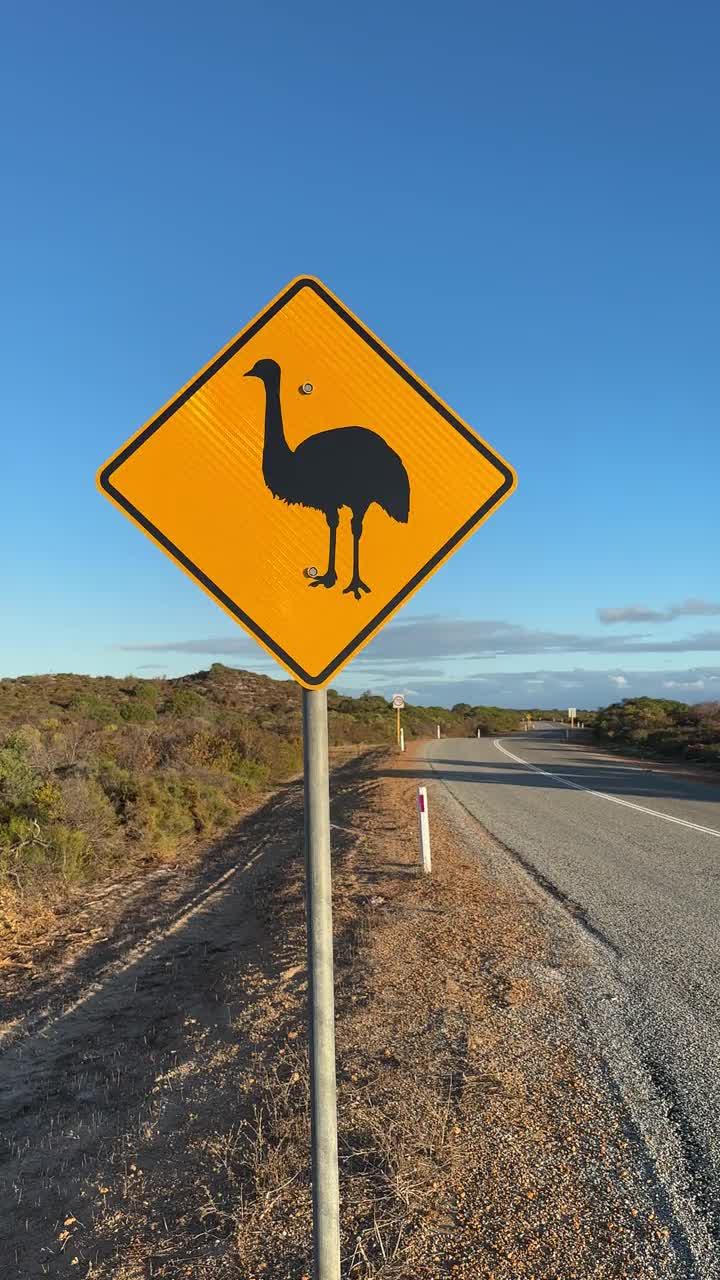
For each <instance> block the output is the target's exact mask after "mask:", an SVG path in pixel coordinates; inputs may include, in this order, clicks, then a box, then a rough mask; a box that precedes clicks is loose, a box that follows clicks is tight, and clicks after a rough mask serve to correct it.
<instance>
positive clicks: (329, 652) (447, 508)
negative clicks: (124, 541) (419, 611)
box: [98, 277, 516, 688]
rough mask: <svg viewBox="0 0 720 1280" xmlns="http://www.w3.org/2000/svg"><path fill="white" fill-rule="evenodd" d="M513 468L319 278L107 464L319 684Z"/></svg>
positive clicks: (303, 283)
mask: <svg viewBox="0 0 720 1280" xmlns="http://www.w3.org/2000/svg"><path fill="white" fill-rule="evenodd" d="M515 483H516V477H515V473H514V472H513V470H512V468H511V467H510V466H508V464H507V463H506V462H504V461H503V459H502V458H501V457H499V455H498V454H496V453H495V452H494V451H493V450H492V449H491V448H490V446H489V445H487V444H486V443H485V441H484V440H482V439H481V438H480V437H479V436H477V435H476V434H475V433H474V431H472V430H471V429H470V427H468V426H467V425H466V424H465V423H464V422H463V421H462V420H461V419H460V418H458V417H457V415H456V414H454V413H453V412H452V411H451V410H450V409H449V408H448V407H447V405H445V404H444V403H443V401H442V400H440V399H439V398H438V396H436V395H435V394H434V393H433V392H432V391H430V389H429V388H428V387H426V386H425V384H424V383H423V382H421V381H420V379H419V378H417V377H416V376H415V374H413V373H411V372H410V370H409V369H408V368H407V367H406V366H405V365H404V364H402V362H401V361H400V360H399V359H398V358H397V356H395V355H393V353H392V352H391V351H390V350H389V349H388V348H387V347H386V346H384V345H383V343H382V342H380V340H379V339H378V338H376V337H375V335H374V334H372V333H371V332H370V330H369V329H367V328H366V327H365V325H363V324H361V322H360V321H359V320H358V319H357V318H356V317H355V316H354V315H353V314H352V313H351V312H350V311H348V310H347V308H346V307H344V306H343V305H342V303H341V302H339V301H338V299H337V298H336V297H334V296H333V294H332V293H330V291H329V290H328V289H326V288H325V286H324V285H323V284H321V283H320V282H319V281H318V280H313V279H311V278H309V277H307V278H301V279H298V280H295V281H294V282H293V283H292V284H290V285H289V286H288V287H287V288H286V289H284V290H283V292H282V293H281V294H279V296H278V297H277V298H275V300H274V301H273V302H271V303H270V305H269V306H268V307H267V308H266V309H265V310H264V311H263V312H262V313H261V314H260V315H259V316H257V318H256V319H255V320H253V321H252V323H251V324H249V325H248V326H247V327H246V328H245V329H243V331H242V332H241V333H240V334H239V335H238V336H237V337H236V338H233V340H232V342H230V343H229V344H228V345H227V346H226V347H224V348H223V350H222V351H220V352H219V353H218V355H216V356H215V357H214V358H213V359H212V360H211V361H210V363H209V364H207V365H206V366H205V368H204V369H202V371H201V372H200V373H199V374H198V375H197V376H196V377H195V378H193V379H192V380H191V381H190V382H189V383H187V385H186V386H185V387H183V389H182V390H181V391H180V392H179V393H178V394H177V395H175V396H173V398H172V399H171V400H170V401H169V402H168V403H167V404H166V405H165V407H164V408H163V409H162V410H161V411H160V412H159V413H158V414H156V415H155V416H154V417H153V418H151V420H150V421H149V422H148V423H147V424H146V426H144V427H143V428H142V429H141V430H140V431H138V432H137V434H136V435H134V436H133V437H132V438H131V439H130V440H129V441H128V442H127V444H125V445H123V447H122V448H121V449H120V450H119V451H118V452H117V453H116V454H114V455H113V457H112V458H111V459H110V460H109V461H108V462H107V463H106V464H105V465H104V466H103V467H102V469H101V471H100V473H99V476H98V484H99V487H100V489H101V490H102V492H103V493H105V494H106V495H107V497H109V498H110V499H111V501H112V502H114V503H115V505H116V506H117V507H119V508H120V510H121V511H123V512H124V513H125V514H126V515H127V516H129V517H130V519H131V520H133V521H134V522H135V524H136V525H138V527H139V528H140V529H142V530H143V532H144V533H146V534H147V535H148V536H149V537H150V538H152V540H153V541H154V542H155V543H156V544H157V545H158V546H159V547H160V548H161V550H163V551H165V552H166V554H167V555H169V556H170V557H171V558H172V559H173V560H174V561H175V562H176V563H177V564H178V565H179V566H180V568H182V569H183V570H184V571H185V572H186V573H187V574H189V575H190V577H192V578H193V579H194V580H195V581H196V582H197V583H198V584H199V585H200V586H201V587H202V588H203V590H205V591H206V592H207V593H208V594H209V595H210V596H212V597H213V598H214V599H215V600H216V601H217V602H218V604H220V605H221V606H222V608H223V609H225V611H226V612H227V613H229V614H230V616H231V617H233V618H234V619H235V620H236V621H237V622H239V623H240V624H241V626H243V627H245V629H246V630H247V631H249V632H250V634H251V635H253V636H254V637H255V639H256V640H258V641H259V642H260V644H262V645H263V646H264V647H265V648H266V649H267V650H268V651H269V652H270V653H271V654H273V656H274V657H275V658H277V659H278V661H279V662H281V663H282V664H283V666H285V667H286V668H287V670H288V671H289V672H290V673H291V675H293V676H294V677H295V679H296V680H298V681H299V682H300V683H301V684H303V685H305V686H306V687H307V688H321V687H322V686H324V685H326V684H328V683H329V682H330V680H331V679H332V678H333V676H335V675H336V674H337V672H338V671H339V670H340V669H341V667H343V666H344V665H345V664H346V663H347V662H348V661H349V660H350V659H351V658H352V657H353V656H354V655H355V654H356V653H357V652H358V650H359V649H361V648H362V647H363V646H364V645H365V644H367V642H368V640H370V638H371V637H372V636H373V635H374V634H375V632H377V631H378V630H379V629H380V627H382V626H383V625H384V624H385V623H386V622H387V621H388V619H389V618H391V617H392V615H393V614H394V613H395V612H396V610H397V609H399V608H400V606H401V605H402V604H403V603H404V602H405V601H406V600H407V599H408V598H409V596H411V595H412V594H413V592H415V591H417V589H418V588H419V587H420V586H422V584H423V582H425V581H426V580H427V578H428V577H429V576H430V575H431V574H432V573H434V572H435V570H436V569H438V568H439V567H440V565H441V564H442V563H443V561H445V560H446V559H447V558H448V557H449V556H450V555H451V554H452V553H453V551H455V550H457V548H458V547H459V546H460V544H461V543H462V542H463V541H464V540H465V539H466V538H467V537H469V535H470V534H471V533H473V532H474V530H475V529H477V528H478V526H479V525H480V524H481V523H482V522H483V520H485V519H487V517H488V516H489V515H490V513H491V512H492V511H494V510H495V508H496V507H497V506H498V505H499V504H500V503H501V502H502V501H503V500H504V499H505V498H506V497H507V496H508V494H509V493H511V491H512V490H513V488H514V487H515ZM325 553H327V560H326V561H325V560H323V559H322V557H323V556H324V555H325Z"/></svg>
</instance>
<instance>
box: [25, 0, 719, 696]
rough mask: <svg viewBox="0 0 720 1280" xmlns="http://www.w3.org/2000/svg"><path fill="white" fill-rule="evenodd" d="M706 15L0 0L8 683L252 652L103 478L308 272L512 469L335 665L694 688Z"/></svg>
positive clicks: (342, 681)
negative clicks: (359, 646)
mask: <svg viewBox="0 0 720 1280" xmlns="http://www.w3.org/2000/svg"><path fill="white" fill-rule="evenodd" d="M719 39H720V13H719V11H718V9H717V6H715V5H712V4H710V3H696V4H694V5H692V6H689V7H685V8H683V7H681V6H678V5H677V4H670V3H663V2H660V3H657V2H656V0H652V2H651V0H637V2H634V3H632V4H626V3H622V4H621V3H619V2H618V3H609V4H606V5H603V6H600V5H597V6H590V5H585V4H579V3H577V0H572V2H571V0H566V2H563V3H558V2H556V0H546V2H545V3H543V4H542V5H538V4H536V3H534V2H532V3H531V2H530V0H524V2H518V3H511V4H500V3H493V4H487V3H479V4H478V3H472V4H471V3H457V2H453V0H449V2H448V3H445V4H444V5H442V6H440V7H438V6H437V5H436V4H429V3H424V2H421V3H419V4H418V3H414V4H412V5H410V4H407V3H395V4H391V5H388V4H387V3H383V4H382V5H381V4H379V3H375V2H374V0H371V2H370V3H366V4H365V5H363V6H362V7H361V9H358V8H357V6H355V7H352V6H351V7H347V6H339V5H337V4H330V3H312V2H310V3H307V4H304V5H295V4H289V3H283V4H279V3H272V2H270V3H267V4H265V5H262V6H260V5H252V6H251V5H248V4H237V3H229V2H228V3H212V2H211V3H208V4H206V5H203V6H198V5H196V4H189V3H184V2H182V0H180V2H177V0H176V2H175V3H172V4H171V3H167V2H166V0H155V2H154V3H153V4H151V5H141V4H139V3H136V2H135V0H131V2H130V3H125V4H122V5H120V4H117V3H109V4H107V5H102V6H98V5H91V4H89V3H85V0H77V2H76V3H74V4H72V5H69V6H57V5H54V4H53V5H51V4H49V3H30V4H27V5H23V6H19V5H16V6H8V7H6V9H5V12H4V16H3V41H2V47H1V49H0V101H1V106H2V114H3V119H4V121H5V123H6V128H5V130H4V132H3V138H2V142H1V143H0V146H1V147H2V172H3V177H4V184H3V185H4V190H5V195H4V198H3V200H2V202H1V203H0V265H1V269H2V282H3V290H2V295H3V302H4V305H3V306H2V308H1V309H0V329H1V333H0V338H1V342H2V345H1V348H0V349H1V350H2V353H3V365H4V376H3V378H2V384H1V390H0V395H1V396H2V423H3V435H2V438H3V449H2V475H3V486H2V490H3V501H2V504H0V537H1V538H2V545H3V546H4V547H5V549H6V559H5V565H4V587H5V590H4V601H5V607H4V611H3V612H4V617H3V622H4V625H3V626H2V628H1V629H0V674H2V675H17V674H21V673H26V672H40V671H49V670H55V671H57V670H80V671H87V672H91V673H114V674H118V675H124V674H126V673H128V672H129V671H135V672H137V673H138V674H141V675H142V674H146V675H151V674H156V673H161V672H165V673H167V674H179V673H180V672H183V671H187V670H192V669H196V668H197V667H198V666H206V665H208V664H209V662H211V661H213V660H217V659H223V660H226V661H228V662H234V663H237V664H239V665H242V666H246V667H250V668H252V669H257V670H263V671H267V672H268V673H277V674H280V672H279V669H278V668H275V667H274V665H273V664H272V663H271V662H270V661H269V660H268V659H266V657H265V655H264V654H263V653H262V652H261V651H260V650H259V649H258V648H257V646H255V644H254V643H253V642H250V641H246V640H245V638H244V636H243V634H242V633H241V632H239V631H238V629H237V628H236V627H235V626H234V625H233V623H232V622H231V621H230V620H229V619H228V618H227V617H226V616H225V615H224V614H223V613H222V612H220V611H219V610H218V609H217V608H216V607H215V606H214V605H213V604H212V603H211V602H210V601H209V600H207V599H206V598H205V597H204V596H203V594H202V593H201V592H199V591H198V590H197V589H196V588H195V587H194V586H193V585H192V584H191V583H190V582H189V581H187V580H186V579H185V577H184V575H182V574H180V573H178V572H177V570H176V569H175V568H174V566H173V565H171V564H170V562H169V561H167V560H166V559H165V557H164V556H162V555H161V554H160V552H158V551H157V550H156V549H155V548H154V547H153V546H152V545H151V544H150V543H149V542H147V541H146V540H145V539H144V538H143V537H142V536H141V535H140V534H139V533H138V532H137V531H136V530H135V529H134V528H133V527H132V526H131V525H130V524H129V523H128V522H127V521H124V520H122V519H121V518H120V517H119V516H118V515H117V513H116V512H115V511H114V510H113V509H112V508H111V507H110V505H109V504H108V503H107V502H104V501H103V500H102V499H101V498H100V496H99V495H98V494H97V493H96V491H95V488H94V480H93V477H94V472H95V469H96V467H97V465H98V464H99V463H100V462H101V461H103V460H104V459H105V458H106V457H107V456H108V455H109V454H110V453H111V452H112V451H113V450H114V449H115V448H116V447H117V446H118V445H119V444H120V443H121V442H122V441H123V440H124V439H125V438H126V437H127V436H128V435H129V434H130V433H131V432H132V431H133V430H135V429H136V428H137V427H138V426H139V425H140V424H141V423H142V422H143V421H145V420H146V419H147V418H148V417H149V416H150V415H151V413H152V412H153V411H154V410H155V409H157V408H158V407H159V406H160V405H161V404H163V403H164V402H165V401H166V400H167V398H168V397H169V396H170V395H171V394H172V392H173V391H175V390H176V389H177V388H178V387H179V386H180V385H181V384H182V383H183V382H185V381H186V380H187V378H188V377H189V376H190V375H191V374H192V373H194V372H195V371H196V370H197V369H198V368H199V367H200V366H201V365H202V364H203V363H204V362H205V361H206V360H207V359H208V358H209V357H210V356H211V355H212V354H213V353H214V352H215V350H217V348H218V347H220V346H221V345H222V344H223V343H224V342H226V341H227V340H228V339H229V338H230V337H231V336H232V335H233V334H234V333H235V332H237V330H238V329H239V328H241V327H242V325H243V324H244V323H245V322H246V321H247V320H248V319H249V318H250V317H252V316H253V315H254V314H255V313H256V312H257V311H258V310H259V309H260V308H261V306H262V305H263V304H264V303H265V302H266V301H267V300H268V299H269V298H270V297H271V296H273V295H274V294H275V293H276V292H277V291H278V290H279V289H280V288H281V287H282V286H283V285H284V284H285V283H286V282H287V281H288V280H289V279H291V278H292V277H293V276H295V275H297V274H300V273H305V272H308V273H312V274H315V275H318V276H320V277H321V278H322V279H324V280H325V281H326V282H327V283H328V284H329V286H330V287H331V288H332V289H333V290H334V291H335V292H336V293H337V294H339V296H340V297H341V298H342V299H343V300H344V301H345V302H346V303H347V304H348V305H349V306H350V307H351V308H352V309H353V310H354V311H356V312H357V313H358V314H359V315H360V316H361V317H362V318H363V319H365V320H366V321H367V323H368V324H369V325H370V326H371V327H372V328H373V329H374V330H375V331H376V332H377V333H379V334H380V336H381V337H382V338H383V339H384V340H385V341H386V342H387V343H388V344H389V345H390V346H391V347H393V348H394V349H395V350H396V351H398V353H399V354H400V355H401V356H402V357H403V359H405V360H406V361H407V363H408V364H409V365H410V366H411V367H412V368H414V369H416V370H417V371H418V373H419V374H420V375H421V376H422V377H423V378H424V379H425V380H426V381H427V382H429V383H430V385H431V386H433V387H434V388H435V389H436V390H437V391H438V392H439V393H440V394H441V395H442V396H443V397H444V398H445V399H446V400H448V401H449V402H450V403H451V404H452V405H453V407H455V408H456V409H457V411H458V412H459V413H460V414H461V415H462V416H463V417H464V418H465V419H466V420H467V421H469V422H470V423H472V424H473V425H474V426H475V427H476V428H477V429H478V430H479V431H480V432H481V434H483V435H484V436H486V438H487V439H488V440H489V441H490V442H491V443H492V444H494V445H495V446H496V447H497V448H498V449H499V450H500V452H501V453H502V454H503V455H504V456H505V457H507V458H508V459H509V460H510V461H511V462H512V463H513V464H514V466H515V468H516V469H517V471H518V474H519V477H520V485H519V488H518V491H517V493H516V494H515V495H513V496H512V497H511V498H510V500H509V501H508V502H507V503H506V504H505V505H504V506H503V507H502V508H501V510H500V511H499V512H498V513H497V514H496V515H495V516H494V517H492V518H491V520H490V521H489V522H488V523H487V524H486V525H485V526H484V527H483V528H482V529H481V531H480V532H479V534H478V535H477V536H476V538H474V539H473V540H471V542H470V543H469V544H467V545H466V546H465V548H463V550H462V551H461V552H459V553H458V555H457V556H456V557H455V558H454V559H453V560H452V561H451V562H450V564H449V565H447V566H446V567H445V568H444V569H443V570H442V571H441V572H440V573H439V574H438V575H437V576H436V577H435V578H434V579H433V580H432V581H431V582H430V583H429V584H428V585H427V586H426V587H425V588H423V590H422V591H421V592H420V593H419V594H418V595H417V596H416V597H415V598H414V600H413V601H412V602H411V604H410V605H408V606H407V608H406V610H405V611H404V612H403V614H401V615H400V618H399V619H398V622H397V623H396V624H393V625H392V626H391V627H390V628H388V629H387V631H386V632H385V633H384V634H383V635H381V636H380V637H379V638H378V640H377V641H375V642H374V643H373V645H372V646H371V647H370V648H368V650H366V652H365V654H364V655H363V657H362V658H360V659H358V660H356V662H355V663H354V664H353V665H352V666H351V667H350V668H348V669H347V671H346V672H345V673H344V675H343V676H342V677H341V678H339V679H338V681H337V684H338V686H340V687H343V688H346V689H350V690H354V689H361V688H366V687H373V688H377V689H379V690H381V691H383V692H386V691H387V692H392V691H393V690H394V688H405V689H407V690H413V691H414V693H413V695H412V696H414V697H415V698H416V699H417V700H419V701H442V702H449V703H452V702H455V701H459V700H467V701H471V702H478V701H482V702H504V701H505V702H507V701H512V702H513V703H515V704H516V705H525V704H530V703H535V704H536V705H538V704H540V705H541V704H542V703H546V704H547V705H555V704H557V703H559V704H560V705H564V704H565V703H566V702H573V703H576V704H577V705H588V704H591V703H597V702H607V701H609V700H611V699H613V698H614V697H616V696H618V695H620V696H623V695H628V694H631V693H635V692H658V693H667V694H668V696H678V697H687V698H688V699H689V700H698V699H701V698H705V697H713V696H715V697H717V696H720V692H719V691H720V606H717V604H716V602H717V601H718V600H720V587H718V583H717V542H718V538H717V534H718V516H717V492H718V464H719V463H720V442H719V441H720V437H719V433H718V429H717V424H718V410H719V409H720V360H719V359H718V356H719V354H720V352H719V351H718V335H719V334H720V323H719V321H720V258H719V256H718V231H717V229H718V227H719V226H720V166H719V165H718V144H717V120H718V111H719V109H720V87H719V85H718V77H717V48H718V40H719ZM8 125H9V126H10V127H9V128H8ZM687 601H689V602H690V605H686V604H685V603H684V602H687ZM692 602H695V604H694V607H692ZM673 606H675V608H674V609H673ZM679 606H683V608H682V609H679ZM630 607H639V608H641V609H642V610H645V611H646V612H650V613H651V614H653V613H654V614H656V615H658V614H659V615H661V616H660V617H657V616H656V617H649V618H648V617H645V618H642V617H641V618H635V616H634V615H627V614H626V615H623V614H620V616H619V618H617V619H616V620H614V621H607V620H606V621H603V620H601V618H600V617H599V616H598V610H602V609H615V610H623V609H628V608H630ZM713 610H714V611H713ZM437 619H442V626H441V627H439V626H438V623H437Z"/></svg>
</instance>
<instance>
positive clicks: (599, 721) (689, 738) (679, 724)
mask: <svg viewBox="0 0 720 1280" xmlns="http://www.w3.org/2000/svg"><path fill="white" fill-rule="evenodd" d="M594 728H595V733H596V735H597V737H599V738H600V739H601V740H603V741H604V742H607V743H612V744H614V745H616V746H619V747H622V749H623V750H624V751H628V752H630V753H638V754H642V755H652V756H659V757H666V758H677V757H681V758H683V759H685V760H688V761H694V762H695V763H697V764H712V765H718V764H720V702H699V703H696V704H695V705H693V706H690V705H688V703H686V702H675V701H672V700H671V699H669V698H624V699H623V701H622V702H614V703H613V704H612V706H609V707H603V708H601V710H600V711H598V712H597V713H596V715H595V724H594Z"/></svg>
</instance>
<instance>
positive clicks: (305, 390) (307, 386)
mask: <svg viewBox="0 0 720 1280" xmlns="http://www.w3.org/2000/svg"><path fill="white" fill-rule="evenodd" d="M314 390H315V388H314V387H313V384H312V382H303V384H302V386H301V388H300V392H301V394H302V395H304V396H311V395H312V393H313V391H314Z"/></svg>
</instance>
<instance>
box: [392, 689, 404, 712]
mask: <svg viewBox="0 0 720 1280" xmlns="http://www.w3.org/2000/svg"><path fill="white" fill-rule="evenodd" d="M392 704H393V707H394V708H395V710H396V711H402V710H403V708H404V706H405V699H404V698H403V696H402V694H401V693H396V694H395V697H394V698H393V700H392Z"/></svg>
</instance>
